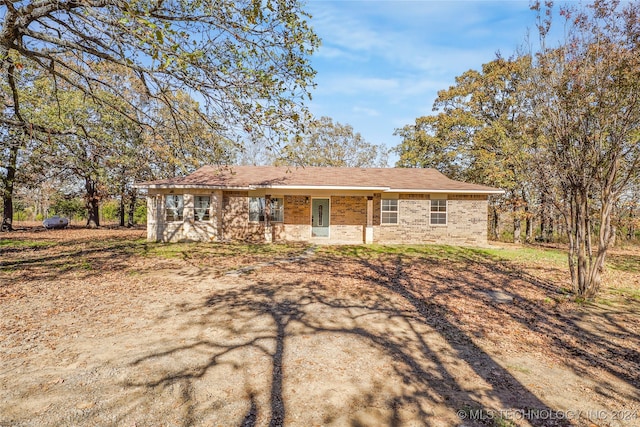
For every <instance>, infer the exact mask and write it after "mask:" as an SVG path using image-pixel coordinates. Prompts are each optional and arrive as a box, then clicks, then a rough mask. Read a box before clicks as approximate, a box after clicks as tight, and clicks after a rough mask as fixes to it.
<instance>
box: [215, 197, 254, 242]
mask: <svg viewBox="0 0 640 427" xmlns="http://www.w3.org/2000/svg"><path fill="white" fill-rule="evenodd" d="M222 238H223V239H224V240H244V241H252V242H262V241H264V225H263V224H261V223H254V222H249V193H248V192H247V191H225V192H223V194H222Z"/></svg>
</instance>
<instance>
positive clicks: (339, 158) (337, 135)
mask: <svg viewBox="0 0 640 427" xmlns="http://www.w3.org/2000/svg"><path fill="white" fill-rule="evenodd" d="M387 156H388V150H387V148H386V147H385V146H383V145H376V144H371V143H369V142H367V141H365V139H364V138H363V137H362V135H360V133H358V132H354V130H353V127H352V126H351V125H348V124H341V123H338V122H335V123H334V121H333V119H331V118H330V117H320V118H319V119H314V120H312V121H310V122H309V123H307V125H306V127H305V131H304V133H302V134H301V135H298V136H296V137H294V138H293V139H292V140H291V141H290V142H289V144H287V145H286V146H285V147H284V150H282V152H281V153H280V157H279V158H277V159H276V160H275V163H276V164H289V165H300V166H335V167H384V166H386V165H387Z"/></svg>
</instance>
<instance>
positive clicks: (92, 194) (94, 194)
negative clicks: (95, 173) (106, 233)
mask: <svg viewBox="0 0 640 427" xmlns="http://www.w3.org/2000/svg"><path fill="white" fill-rule="evenodd" d="M85 189H86V190H87V194H86V207H87V228H98V227H100V199H99V196H98V186H97V183H96V182H95V181H94V180H93V179H91V178H86V179H85Z"/></svg>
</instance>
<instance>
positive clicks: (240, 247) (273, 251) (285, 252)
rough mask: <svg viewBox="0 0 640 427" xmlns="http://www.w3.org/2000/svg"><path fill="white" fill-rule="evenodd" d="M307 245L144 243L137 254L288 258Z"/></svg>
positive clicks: (180, 256) (301, 250)
mask: <svg viewBox="0 0 640 427" xmlns="http://www.w3.org/2000/svg"><path fill="white" fill-rule="evenodd" d="M308 247H309V245H303V244H279V243H275V244H266V243H264V244H258V243H205V242H189V243H145V244H144V245H141V246H140V247H139V253H140V254H141V255H145V256H159V257H162V258H168V259H172V258H182V259H190V258H200V257H204V256H206V257H232V256H259V257H260V256H264V257H288V256H295V255H298V254H300V253H302V252H303V251H304V250H305V249H307V248H308Z"/></svg>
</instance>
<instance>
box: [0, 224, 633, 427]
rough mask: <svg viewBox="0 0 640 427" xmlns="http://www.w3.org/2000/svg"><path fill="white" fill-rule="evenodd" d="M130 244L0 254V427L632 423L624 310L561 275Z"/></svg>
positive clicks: (446, 262)
mask: <svg viewBox="0 0 640 427" xmlns="http://www.w3.org/2000/svg"><path fill="white" fill-rule="evenodd" d="M143 234H144V233H143V231H140V230H134V231H125V230H100V231H96V232H91V231H86V230H69V231H64V232H58V233H56V232H41V233H22V234H19V233H16V234H12V235H10V239H13V243H9V244H5V245H3V246H0V251H1V255H2V261H1V264H0V265H1V269H0V309H1V313H2V316H0V343H1V344H0V345H1V351H0V425H3V426H4V425H11V426H13V425H24V426H48V425H51V426H53V425H56V426H57V425H92V426H93V425H105V426H106V425H124V426H158V425H162V426H191V425H198V426H199V425H203V426H211V425H220V426H229V425H236V426H237V425H241V426H254V425H255V426H266V425H269V426H278V425H287V426H316V425H317V426H320V425H335V426H344V425H351V426H378V425H380V426H383V425H389V426H405V425H406V426H423V425H428V426H452V425H459V426H464V425H468V426H471V425H539V426H554V425H580V426H582V425H584V426H591V425H598V426H634V425H640V420H638V419H637V417H638V416H640V413H639V412H638V411H640V404H639V403H638V402H640V393H639V391H638V387H640V379H639V372H640V369H639V368H640V364H639V356H638V348H640V338H639V336H640V335H639V332H640V331H639V322H638V318H639V316H640V315H639V314H638V304H637V301H635V302H634V301H627V302H624V304H623V303H620V302H616V303H615V304H613V303H612V304H610V305H597V306H580V305H576V304H574V303H570V302H567V301H566V300H565V299H564V297H563V296H562V295H560V294H559V293H558V286H557V285H555V284H554V283H556V282H558V281H561V280H564V279H563V277H564V276H563V274H564V273H563V272H562V271H556V270H554V269H553V268H545V269H543V270H544V271H539V272H537V273H536V275H535V276H534V275H531V274H530V273H529V272H527V271H524V270H522V269H520V268H515V267H514V266H510V265H505V264H501V263H497V262H493V261H489V260H481V259H474V258H473V257H468V258H465V257H464V256H463V257H460V256H455V257H452V258H444V259H443V258H437V257H424V256H419V255H416V256H405V255H403V256H400V255H388V254H387V255H385V254H381V255H375V256H369V255H365V256H344V255H340V254H334V253H331V251H327V250H324V249H319V250H318V251H317V253H316V254H315V255H312V256H310V257H307V258H302V259H299V258H297V257H298V255H300V253H301V252H302V251H303V250H304V247H297V248H294V249H295V250H294V251H292V252H291V253H289V254H288V255H287V256H289V257H292V258H296V260H295V261H292V262H278V263H271V262H268V261H270V260H271V259H272V258H270V257H265V256H263V255H248V256H247V255H243V256H242V257H240V258H241V259H240V258H239V257H235V258H234V257H232V256H224V257H219V258H216V257H213V256H211V257H209V258H208V259H200V260H194V257H193V256H186V255H185V256H182V257H175V256H173V257H164V256H161V255H158V254H157V253H154V252H153V251H152V249H153V248H155V246H153V247H151V246H149V247H148V246H146V245H145V244H144V243H141V241H140V240H139V239H140V238H141V237H142V236H143ZM3 238H4V235H0V239H3ZM0 241H2V242H6V241H7V240H0ZM22 241H24V242H26V241H29V242H34V241H37V242H41V246H34V245H33V244H31V245H27V244H26V243H25V244H24V245H23V244H22V243H16V242H22ZM96 242H106V243H96ZM150 248H151V249H150ZM185 248H186V249H187V251H189V250H190V248H191V249H194V250H195V249H197V248H200V247H199V246H198V247H189V246H185ZM153 250H155V249H153ZM198 250H200V249H198ZM149 251H151V252H149ZM196 252H197V251H196ZM247 265H257V266H259V267H258V268H255V269H251V268H246V266H247ZM234 266H235V268H234ZM241 267H245V268H241ZM231 270H233V271H231ZM625 280H626V282H625V283H631V284H632V285H634V286H635V285H638V288H640V285H639V284H638V274H630V275H629V276H628V277H627V278H626V279H625ZM481 410H482V411H484V412H480V411H481ZM536 411H538V412H536ZM545 411H546V412H545ZM479 418H483V419H479ZM558 418H565V419H558ZM616 418H617V419H616Z"/></svg>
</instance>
